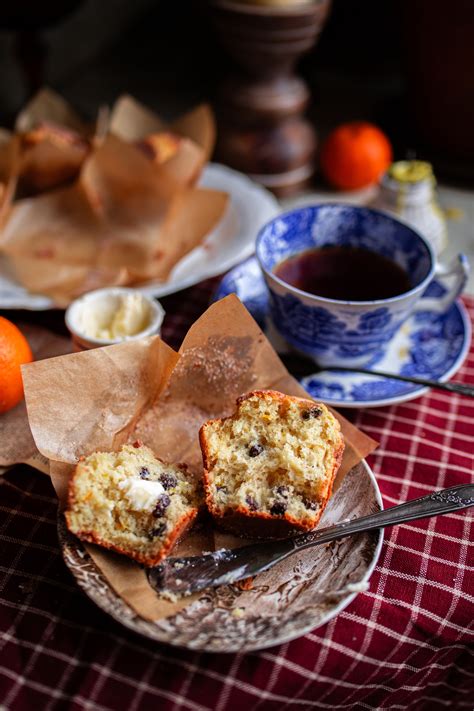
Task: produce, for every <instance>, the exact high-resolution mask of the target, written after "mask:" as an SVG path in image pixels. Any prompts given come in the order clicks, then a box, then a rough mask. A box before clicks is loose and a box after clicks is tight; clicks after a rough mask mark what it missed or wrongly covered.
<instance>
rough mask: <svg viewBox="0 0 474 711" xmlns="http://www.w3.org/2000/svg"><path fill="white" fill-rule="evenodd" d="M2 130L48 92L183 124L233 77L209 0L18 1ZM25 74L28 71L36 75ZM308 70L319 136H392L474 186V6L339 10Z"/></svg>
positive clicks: (357, 0) (353, 2)
mask: <svg viewBox="0 0 474 711" xmlns="http://www.w3.org/2000/svg"><path fill="white" fill-rule="evenodd" d="M0 27H1V28H2V29H1V30H0V119H1V122H2V124H3V125H8V124H9V123H11V121H12V119H13V117H14V115H15V113H16V112H17V111H18V109H19V108H20V107H21V106H22V104H23V103H24V101H25V100H26V98H27V96H28V94H29V93H30V92H31V87H32V85H33V84H34V83H35V82H36V83H42V82H44V83H46V84H49V85H50V86H52V87H53V88H55V89H57V90H58V91H60V92H61V93H62V94H63V95H65V96H66V97H67V98H68V99H69V100H70V101H71V102H72V103H73V104H74V105H75V106H76V107H77V109H78V110H79V111H80V112H81V113H83V114H84V115H85V116H88V117H90V118H93V117H94V115H95V113H96V110H97V107H98V106H99V105H100V104H103V103H111V102H112V101H113V100H114V99H115V98H116V97H117V96H118V95H119V94H120V93H122V92H125V91H126V92H129V93H131V94H133V95H134V96H135V97H136V98H138V99H139V100H141V101H143V102H145V103H146V104H148V105H149V106H151V107H153V108H154V109H156V110H157V111H158V112H159V113H160V114H162V115H164V116H165V117H172V116H174V115H176V114H178V113H179V112H181V111H183V110H185V109H186V108H188V107H190V106H192V105H193V104H194V103H196V102H197V101H199V100H200V99H211V100H212V98H213V96H214V95H215V92H216V87H217V85H218V83H219V82H220V81H222V80H223V78H224V77H225V76H226V73H227V71H228V70H229V61H228V60H227V58H226V55H225V54H224V53H223V51H222V50H221V48H220V47H219V46H218V44H217V41H216V38H215V36H214V33H213V31H212V27H211V24H210V19H209V5H208V3H207V2H206V1H205V0H181V1H177V0H171V1H168V2H165V1H161V2H160V1H156V0H153V1H152V0H135V1H134V2H133V3H130V2H129V0H105V1H104V2H98V0H83V1H82V2H80V1H79V2H77V1H76V0H69V1H66V0H63V2H56V1H54V2H48V1H47V0H44V2H42V3H32V2H21V1H20V2H16V3H15V5H14V6H13V7H9V8H2V9H1V10H0ZM25 70H26V72H25ZM300 71H301V73H302V75H303V76H304V77H305V78H306V79H307V81H308V83H309V84H310V86H311V89H312V93H313V103H312V106H311V107H310V109H309V116H310V117H311V119H312V120H313V121H314V123H315V125H316V126H317V128H318V131H319V133H320V135H322V136H324V134H325V133H326V132H327V131H328V130H329V129H330V128H331V127H333V126H334V125H336V124H337V123H340V122H342V121H347V120H351V119H367V120H372V121H374V122H376V123H378V124H379V125H380V126H381V127H382V128H383V129H384V130H386V131H387V132H388V134H389V136H390V138H391V140H392V141H393V143H394V147H395V156H396V157H397V158H403V157H406V156H414V155H416V156H418V157H422V158H428V159H430V160H432V161H433V162H434V164H435V169H436V170H437V172H438V173H440V174H441V175H442V177H444V178H447V179H450V180H452V181H453V180H454V181H462V182H466V181H467V182H469V183H471V182H474V2H472V0H450V2H449V3H447V2H441V1H440V0H334V1H333V7H332V11H331V14H330V18H329V21H328V23H327V25H326V27H325V29H324V30H323V33H322V36H321V38H320V41H319V43H318V45H317V46H316V47H315V48H314V49H313V50H312V52H311V53H310V54H309V55H308V56H306V57H304V58H303V60H302V61H301V63H300Z"/></svg>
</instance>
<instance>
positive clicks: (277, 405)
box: [199, 390, 344, 537]
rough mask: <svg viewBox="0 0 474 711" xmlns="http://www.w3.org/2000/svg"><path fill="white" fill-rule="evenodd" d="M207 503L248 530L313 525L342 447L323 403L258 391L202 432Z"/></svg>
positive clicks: (273, 532)
mask: <svg viewBox="0 0 474 711" xmlns="http://www.w3.org/2000/svg"><path fill="white" fill-rule="evenodd" d="M199 436H200V443H201V449H202V453H203V462H204V488H205V492H206V503H207V506H208V508H209V510H210V511H211V513H212V514H213V516H214V518H215V519H216V521H217V522H218V524H219V525H220V526H221V527H222V528H225V529H226V530H229V531H232V532H234V533H237V534H239V535H243V536H247V537H280V536H286V535H290V534H291V533H295V532H297V531H308V530H311V529H312V528H314V527H315V526H316V525H317V523H318V521H319V519H320V518H321V515H322V513H323V511H324V508H325V506H326V504H327V501H328V499H329V496H330V495H331V490H332V485H333V481H334V478H335V476H336V472H337V470H338V469H339V466H340V463H341V460H342V454H343V451H344V440H343V437H342V434H341V429H340V426H339V423H338V421H337V420H336V418H335V417H334V416H333V415H332V414H331V412H330V411H329V410H328V408H327V407H326V406H325V405H322V404H319V403H315V402H313V401H312V400H305V399H302V398H297V397H290V396H289V395H283V394H282V393H279V392H276V391H272V390H265V391H255V392H251V393H249V394H248V395H244V396H243V397H241V398H239V399H238V400H237V410H236V412H235V413H234V414H233V415H231V416H230V417H226V418H223V419H219V420H210V421H209V422H206V423H205V424H204V425H203V426H202V428H201V430H200V433H199Z"/></svg>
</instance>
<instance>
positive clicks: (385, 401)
mask: <svg viewBox="0 0 474 711" xmlns="http://www.w3.org/2000/svg"><path fill="white" fill-rule="evenodd" d="M232 293H235V294H237V296H238V297H239V299H240V300H241V301H242V303H243V304H244V305H245V306H246V307H247V309H248V310H249V311H250V313H251V314H252V316H253V317H254V319H255V320H256V321H257V322H258V324H259V326H260V327H261V328H262V330H263V331H264V333H265V334H266V336H267V337H268V339H269V340H270V342H271V343H272V345H273V347H274V348H275V350H276V351H277V352H278V353H284V352H287V351H288V350H289V348H288V345H287V344H286V343H285V341H284V340H283V338H282V337H281V336H280V334H279V333H278V332H277V331H276V329H275V327H274V326H273V324H272V322H271V320H270V317H269V313H268V312H269V305H268V291H267V287H266V285H265V281H264V279H263V275H262V272H261V270H260V267H259V265H258V263H257V260H256V259H255V257H250V258H249V259H247V260H246V261H245V262H242V264H239V265H238V266H237V267H235V268H234V269H232V270H231V271H230V272H228V273H227V274H226V275H225V277H224V278H223V279H222V281H221V283H220V284H219V286H218V288H217V291H216V293H215V295H214V301H217V300H219V299H222V298H223V297H224V296H227V295H228V294H232ZM442 293H443V288H442V287H440V285H439V284H437V282H433V283H432V284H431V285H430V287H429V290H428V291H427V293H426V296H430V297H436V296H438V295H442ZM470 342H471V323H470V320H469V317H468V315H467V313H466V310H465V308H464V306H463V304H462V303H461V302H460V301H457V302H456V303H455V304H453V305H452V306H451V307H450V308H449V309H448V311H447V312H446V313H444V314H441V315H440V314H439V313H436V312H434V311H430V310H426V311H419V312H417V313H416V314H414V315H413V316H411V317H410V318H409V319H408V321H407V322H406V323H405V324H404V325H403V326H402V328H401V329H400V331H399V332H398V334H397V335H396V336H395V338H394V339H393V341H392V342H391V343H390V345H389V348H388V350H387V352H386V354H385V355H384V356H383V358H382V359H381V360H379V361H378V362H377V363H376V365H374V366H373V367H374V369H378V370H385V371H388V372H390V373H398V374H400V375H412V376H415V377H420V378H429V379H431V380H439V381H444V380H448V379H449V378H450V377H451V376H452V375H454V373H455V372H456V371H457V370H458V369H459V368H460V367H461V365H462V363H463V361H464V359H465V357H466V355H467V352H468V350H469V345H470ZM301 384H302V385H303V387H304V388H305V390H307V391H308V393H309V394H310V395H311V397H314V398H315V399H317V400H322V401H323V402H326V403H327V404H329V405H334V406H337V407H377V406H383V405H393V404H396V403H400V402H404V401H406V400H412V399H413V398H416V397H419V396H420V395H423V394H424V393H425V392H426V391H427V390H428V388H426V387H424V386H421V385H413V384H411V383H403V382H399V381H397V380H390V379H388V378H381V377H377V376H373V375H362V374H358V373H340V372H321V373H315V374H314V375H310V376H308V377H306V378H303V379H302V380H301Z"/></svg>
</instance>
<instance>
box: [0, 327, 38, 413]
mask: <svg viewBox="0 0 474 711" xmlns="http://www.w3.org/2000/svg"><path fill="white" fill-rule="evenodd" d="M32 360H33V354H32V352H31V348H30V346H29V345H28V341H27V340H26V338H25V337H24V335H23V334H22V332H21V331H20V330H19V329H18V328H17V327H16V326H15V324H13V323H12V322H11V321H8V319H6V318H3V316H0V413H2V412H7V410H11V409H12V407H15V405H18V403H19V402H20V400H21V399H22V398H23V380H22V378H21V370H20V365H22V364H23V363H31V361H32Z"/></svg>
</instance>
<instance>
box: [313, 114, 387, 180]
mask: <svg viewBox="0 0 474 711" xmlns="http://www.w3.org/2000/svg"><path fill="white" fill-rule="evenodd" d="M392 155H393V152H392V146H391V144H390V141H389V140H388V138H387V136H386V135H385V134H384V133H383V132H382V131H381V130H380V129H379V128H377V126H374V125H373V124H371V123H367V122H366V121H353V122H352V123H343V124H341V125H340V126H338V127H337V128H335V129H334V130H333V131H331V133H330V134H329V136H328V137H327V139H326V140H325V141H324V143H323V146H322V148H321V161H320V162H321V170H322V172H323V175H324V177H325V178H326V180H327V181H328V183H330V184H331V185H333V186H334V187H335V188H339V189H340V190H356V189H357V188H364V187H366V186H367V185H372V183H376V182H377V181H378V180H379V178H380V176H381V175H382V174H383V173H385V171H386V170H387V168H388V166H389V165H390V163H391V162H392Z"/></svg>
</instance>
